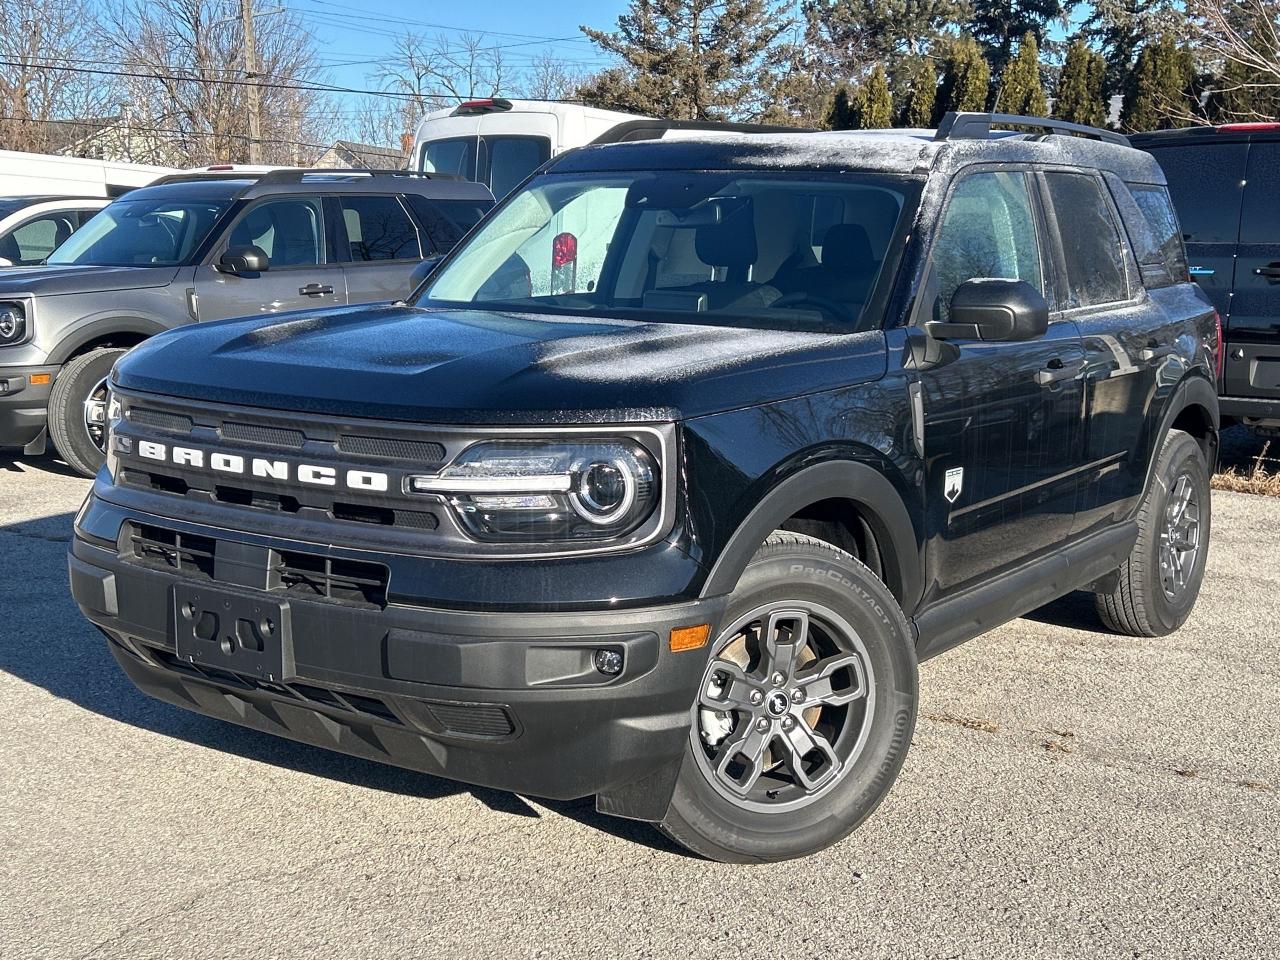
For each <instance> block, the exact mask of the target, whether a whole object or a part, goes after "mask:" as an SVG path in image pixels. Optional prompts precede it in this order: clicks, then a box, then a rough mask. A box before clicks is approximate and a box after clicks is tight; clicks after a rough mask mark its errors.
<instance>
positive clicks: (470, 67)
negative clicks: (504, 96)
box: [376, 33, 514, 116]
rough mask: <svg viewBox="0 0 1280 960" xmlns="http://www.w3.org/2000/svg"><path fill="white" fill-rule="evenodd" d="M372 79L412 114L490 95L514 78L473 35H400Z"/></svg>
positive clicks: (494, 49) (499, 53) (490, 47)
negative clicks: (397, 97)
mask: <svg viewBox="0 0 1280 960" xmlns="http://www.w3.org/2000/svg"><path fill="white" fill-rule="evenodd" d="M376 76H377V77H378V79H379V80H381V81H382V85H383V88H384V89H385V90H387V91H388V92H391V93H399V94H403V95H405V99H406V100H407V101H408V102H409V104H410V111H411V113H412V114H415V115H418V116H420V115H422V114H425V113H428V112H429V111H431V110H438V109H440V108H441V107H445V106H456V105H457V104H458V103H460V102H461V101H463V100H469V99H471V98H473V97H492V96H496V95H497V94H498V93H500V92H501V91H502V89H503V88H504V87H505V86H506V85H507V84H508V83H510V82H511V81H512V80H513V79H514V77H513V76H512V74H511V72H510V70H509V69H508V67H507V63H506V61H505V60H504V59H503V56H502V50H501V49H499V48H498V47H497V46H494V45H492V43H491V41H489V40H487V39H486V37H485V36H484V35H483V34H475V33H464V34H461V35H459V36H458V37H449V36H446V35H445V34H438V35H436V36H434V37H427V36H423V35H422V34H417V33H405V34H404V36H402V37H400V38H399V39H398V40H397V41H396V44H395V48H394V49H393V51H392V53H391V56H390V57H388V58H387V62H386V63H385V64H383V66H382V67H381V69H379V70H378V72H377V74H376Z"/></svg>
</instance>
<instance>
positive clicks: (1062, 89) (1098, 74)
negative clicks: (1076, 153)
mask: <svg viewBox="0 0 1280 960" xmlns="http://www.w3.org/2000/svg"><path fill="white" fill-rule="evenodd" d="M1106 69H1107V65H1106V61H1105V60H1104V59H1103V58H1102V54H1100V53H1095V52H1094V51H1093V50H1090V49H1089V47H1088V45H1087V44H1086V43H1085V42H1084V40H1082V39H1079V38H1077V39H1076V40H1074V41H1072V43H1071V46H1070V47H1068V48H1067V59H1066V62H1065V63H1063V65H1062V74H1061V76H1060V77H1059V78H1058V90H1057V94H1056V96H1055V97H1054V102H1053V115H1054V116H1055V117H1057V118H1058V119H1060V120H1069V121H1071V122H1072V123H1086V124H1089V125H1090V126H1093V127H1101V126H1103V125H1105V124H1106V122H1107V103H1106V100H1105V98H1104V97H1103V93H1102V85H1103V79H1104V75H1105V73H1106Z"/></svg>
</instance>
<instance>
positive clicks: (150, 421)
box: [129, 407, 195, 433]
mask: <svg viewBox="0 0 1280 960" xmlns="http://www.w3.org/2000/svg"><path fill="white" fill-rule="evenodd" d="M129 422H130V423H136V424H138V426H140V427H154V428H155V429H156V430H164V431H167V432H168V433H190V432H191V430H192V428H193V427H194V426H195V424H193V423H192V421H191V418H190V417H183V416H180V415H178V414H176V413H165V412H164V411H162V410H148V409H147V408H146V407H131V408H130V409H129Z"/></svg>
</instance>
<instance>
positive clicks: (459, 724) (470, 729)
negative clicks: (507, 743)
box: [427, 703, 515, 737]
mask: <svg viewBox="0 0 1280 960" xmlns="http://www.w3.org/2000/svg"><path fill="white" fill-rule="evenodd" d="M427 709H428V710H430V711H431V715H432V716H433V717H435V718H436V720H437V721H438V722H439V723H440V726H442V727H444V728H445V729H446V730H447V731H449V732H450V733H458V734H462V735H463V736H467V737H506V736H510V735H511V734H512V733H513V732H514V731H515V725H514V724H513V723H512V722H511V717H510V715H509V714H508V713H507V711H506V710H504V709H503V708H502V707H496V706H493V705H492V704H488V703H429V704H427Z"/></svg>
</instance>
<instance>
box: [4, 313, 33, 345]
mask: <svg viewBox="0 0 1280 960" xmlns="http://www.w3.org/2000/svg"><path fill="white" fill-rule="evenodd" d="M26 336H27V314H26V311H24V310H23V309H22V304H20V303H0V344H10V343H21V342H22V341H23V340H25V339H26Z"/></svg>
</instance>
